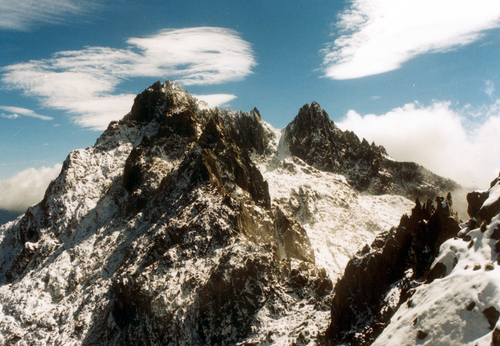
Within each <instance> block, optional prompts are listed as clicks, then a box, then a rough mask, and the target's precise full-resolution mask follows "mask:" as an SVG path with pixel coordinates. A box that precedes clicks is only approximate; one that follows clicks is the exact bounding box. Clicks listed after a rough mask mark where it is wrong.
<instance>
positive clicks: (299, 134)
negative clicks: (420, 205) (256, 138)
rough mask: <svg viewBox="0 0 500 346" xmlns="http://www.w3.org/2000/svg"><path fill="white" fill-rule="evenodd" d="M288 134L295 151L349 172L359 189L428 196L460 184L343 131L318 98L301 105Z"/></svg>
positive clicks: (313, 161)
mask: <svg viewBox="0 0 500 346" xmlns="http://www.w3.org/2000/svg"><path fill="white" fill-rule="evenodd" d="M284 136H285V140H286V142H287V143H288V146H289V149H290V152H291V154H292V155H295V156H297V157H299V158H301V159H302V160H304V161H305V162H307V163H308V164H310V165H312V166H314V167H316V168H318V169H320V170H325V171H329V172H334V173H340V174H343V175H345V176H346V177H347V179H348V181H349V183H350V184H351V185H352V186H353V187H354V188H356V189H358V190H359V191H366V192H369V193H373V194H387V193H389V194H399V195H402V196H405V197H408V198H410V199H415V198H423V199H424V200H425V199H428V198H434V197H435V196H437V195H439V194H445V193H447V192H448V191H453V190H455V189H458V188H460V186H459V185H458V184H456V183H455V182H453V181H452V180H449V179H445V178H442V177H439V176H437V175H436V174H434V173H432V172H430V171H429V170H427V169H425V168H424V167H422V166H420V165H418V164H416V163H412V162H397V161H394V160H391V159H389V158H388V157H387V153H386V151H385V149H384V148H383V147H382V146H376V145H375V144H374V143H372V144H371V145H370V144H369V143H368V142H367V141H366V140H365V139H363V140H362V141H360V140H359V138H358V137H357V136H356V135H355V134H354V133H353V132H350V131H345V132H343V131H342V130H340V129H339V128H338V127H337V126H336V125H335V124H334V123H333V121H331V120H330V118H329V116H328V114H327V113H326V112H325V111H323V110H322V109H321V107H320V106H319V105H318V104H317V103H315V102H313V103H311V104H310V105H304V106H303V107H302V108H301V109H300V111H299V114H298V115H297V116H296V117H295V119H294V120H293V121H292V122H291V123H290V124H289V125H288V126H287V127H286V129H285V132H284Z"/></svg>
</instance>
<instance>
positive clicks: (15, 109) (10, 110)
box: [0, 106, 54, 120]
mask: <svg viewBox="0 0 500 346" xmlns="http://www.w3.org/2000/svg"><path fill="white" fill-rule="evenodd" d="M0 109H1V110H3V111H5V112H8V113H11V114H8V115H5V114H3V113H2V117H4V118H9V119H15V118H19V114H21V115H24V116H25V117H30V118H37V119H41V120H52V119H54V118H52V117H48V116H46V115H40V114H37V113H35V112H34V111H32V110H31V109H26V108H21V107H8V106H0Z"/></svg>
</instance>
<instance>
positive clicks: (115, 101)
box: [1, 27, 256, 130]
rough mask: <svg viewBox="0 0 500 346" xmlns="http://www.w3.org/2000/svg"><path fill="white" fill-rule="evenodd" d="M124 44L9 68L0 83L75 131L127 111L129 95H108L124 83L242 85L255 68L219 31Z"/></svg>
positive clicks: (247, 48) (245, 51)
mask: <svg viewBox="0 0 500 346" xmlns="http://www.w3.org/2000/svg"><path fill="white" fill-rule="evenodd" d="M127 43H128V44H129V47H128V48H126V49H114V48H109V47H88V48H85V49H83V50H78V51H64V52H58V53H56V54H54V56H53V57H52V58H50V59H44V60H32V61H29V62H26V63H19V64H15V65H10V66H7V67H4V68H3V69H2V76H1V81H2V83H3V84H4V85H5V86H7V87H9V88H12V89H18V90H22V91H23V92H24V94H25V95H27V96H31V97H36V98H39V99H40V100H41V102H42V103H43V105H44V106H45V107H49V108H57V109H61V110H65V111H68V112H69V113H70V114H72V115H73V116H74V120H75V122H76V123H77V124H79V125H81V126H84V127H90V128H94V129H97V130H102V129H104V128H106V126H107V124H108V123H109V122H110V121H111V120H116V119H119V118H121V117H122V116H123V115H125V114H126V113H127V112H128V111H129V105H130V104H131V103H132V100H133V98H134V96H135V95H133V94H118V95H115V94H113V92H114V91H115V89H116V87H117V86H118V85H119V84H120V83H121V82H122V80H124V79H127V78H133V77H154V78H158V77H161V78H173V79H175V81H176V82H178V83H181V84H183V85H210V84H220V83H227V82H231V81H238V80H242V79H243V78H245V77H246V76H248V75H249V74H251V73H252V68H253V67H254V66H255V65H256V62H255V59H254V53H253V51H252V48H251V45H250V44H249V43H248V42H246V41H244V40H242V39H241V38H240V37H239V36H238V35H237V33H235V32H234V31H231V30H228V29H223V28H211V27H200V28H188V29H179V30H163V31H161V32H159V33H157V34H156V35H153V36H150V37H144V38H130V39H129V40H127ZM229 96H233V95H227V97H226V98H225V99H226V100H227V99H229V98H230V97H229ZM233 98H234V97H233Z"/></svg>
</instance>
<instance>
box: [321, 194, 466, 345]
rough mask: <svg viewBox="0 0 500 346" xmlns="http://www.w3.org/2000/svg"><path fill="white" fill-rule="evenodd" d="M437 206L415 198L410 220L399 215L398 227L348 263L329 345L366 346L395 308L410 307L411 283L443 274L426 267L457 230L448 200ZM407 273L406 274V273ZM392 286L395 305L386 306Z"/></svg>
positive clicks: (337, 292)
mask: <svg viewBox="0 0 500 346" xmlns="http://www.w3.org/2000/svg"><path fill="white" fill-rule="evenodd" d="M436 202H437V203H436V204H433V203H431V202H430V201H428V202H427V203H426V204H424V205H421V204H420V202H419V201H418V200H417V201H416V205H415V208H414V209H413V210H412V214H411V216H410V217H408V216H406V215H405V216H403V217H402V218H401V221H400V224H399V226H398V227H397V228H393V229H391V230H390V231H389V232H385V233H382V234H380V235H378V236H377V238H376V239H375V240H374V242H373V243H372V245H371V246H368V245H367V246H366V247H365V248H364V249H363V250H361V251H360V252H358V253H357V254H356V255H355V256H354V258H353V259H352V260H351V261H350V262H349V263H348V264H347V267H346V269H345V272H344V276H343V277H342V278H341V279H340V280H339V281H338V282H337V284H336V285H335V289H334V297H333V302H332V320H331V327H330V330H329V338H330V343H331V344H343V343H345V344H348V345H369V344H371V343H372V342H373V340H375V338H376V337H377V336H378V335H379V333H381V332H382V330H383V327H384V326H385V324H386V323H387V322H388V321H389V319H390V318H391V316H392V315H393V314H394V312H395V311H396V310H397V307H398V306H400V305H401V304H403V303H405V302H407V303H408V304H411V300H408V298H410V297H411V294H412V289H411V282H412V280H417V279H422V278H426V279H427V280H428V281H431V280H434V279H436V278H439V277H443V276H444V275H446V267H444V265H438V266H437V268H436V266H435V267H434V268H433V269H432V270H429V269H430V268H429V267H430V265H431V264H432V262H433V260H434V258H435V256H436V255H437V253H438V251H439V246H440V245H441V244H442V243H443V242H444V241H446V240H447V239H449V238H452V237H453V236H455V235H456V233H457V232H458V230H459V229H460V227H459V224H458V222H457V220H456V219H455V218H454V214H453V211H452V209H451V207H450V200H445V199H444V198H441V197H440V198H437V200H436ZM443 267H444V268H443ZM409 270H411V273H412V275H411V276H407V275H406V274H405V273H408V271H409ZM394 284H397V285H399V286H400V287H401V290H402V293H401V296H400V300H399V302H398V304H397V306H385V305H384V301H383V298H384V297H385V293H386V292H387V291H388V290H389V288H390V287H391V285H394ZM366 321H371V322H369V323H367V322H366Z"/></svg>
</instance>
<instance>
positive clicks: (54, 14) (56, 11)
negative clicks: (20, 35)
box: [0, 0, 96, 31]
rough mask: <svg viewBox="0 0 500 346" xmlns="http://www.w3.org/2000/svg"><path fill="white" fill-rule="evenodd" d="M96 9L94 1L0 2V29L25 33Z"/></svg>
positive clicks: (6, 0)
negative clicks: (33, 28)
mask: <svg viewBox="0 0 500 346" xmlns="http://www.w3.org/2000/svg"><path fill="white" fill-rule="evenodd" d="M95 7H96V3H95V2H94V1H78V0H38V1H29V0H16V1H12V0H0V29H4V30H5V29H7V30H19V31H26V30H29V29H31V28H32V27H33V26H36V25H39V24H42V23H46V24H60V23H63V22H65V21H67V19H68V18H67V17H68V15H82V14H86V13H88V12H89V11H90V10H91V9H94V8H95Z"/></svg>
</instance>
